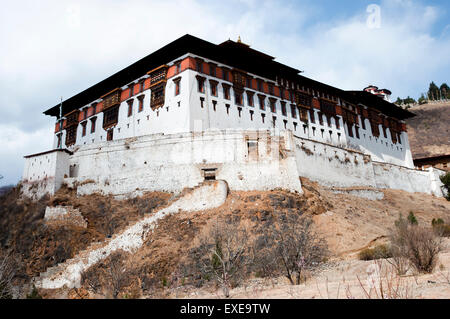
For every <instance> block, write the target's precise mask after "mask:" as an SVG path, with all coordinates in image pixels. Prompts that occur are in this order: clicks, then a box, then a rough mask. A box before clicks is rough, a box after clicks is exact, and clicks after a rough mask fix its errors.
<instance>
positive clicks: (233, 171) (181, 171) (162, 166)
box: [70, 131, 302, 195]
mask: <svg viewBox="0 0 450 319" xmlns="http://www.w3.org/2000/svg"><path fill="white" fill-rule="evenodd" d="M249 135H250V136H253V135H254V134H249ZM249 135H248V134H246V133H245V132H242V131H240V132H239V131H234V132H233V131H230V132H226V133H224V132H223V131H208V132H202V133H184V134H173V135H147V136H143V137H138V138H130V139H123V140H119V141H113V142H109V143H100V144H96V145H86V146H83V147H80V149H78V150H77V151H76V153H75V154H74V155H73V156H72V157H71V159H70V165H71V166H72V167H76V169H72V171H73V172H76V174H74V175H75V176H71V177H72V179H71V180H70V182H71V183H73V182H75V181H77V182H78V184H79V186H78V190H79V193H80V194H87V193H92V192H101V193H105V194H115V195H124V194H130V193H136V194H139V193H141V192H143V191H152V190H163V191H170V192H178V191H181V190H182V189H183V188H185V187H193V186H196V185H197V184H199V183H200V182H201V181H203V176H202V168H217V173H216V179H223V180H226V181H227V183H228V185H229V187H230V189H232V190H269V189H274V188H284V189H288V190H292V191H297V192H299V193H301V192H302V190H301V184H300V181H299V179H298V174H296V173H295V172H296V165H295V157H294V155H293V153H290V152H289V151H286V156H285V157H284V158H282V159H279V156H280V150H279V148H278V146H279V138H278V137H270V134H269V133H267V132H265V133H264V132H261V133H257V137H256V138H252V139H255V140H257V143H258V146H257V154H258V156H257V157H256V158H252V157H251V156H249V150H248V147H247V140H246V138H247V136H249Z"/></svg>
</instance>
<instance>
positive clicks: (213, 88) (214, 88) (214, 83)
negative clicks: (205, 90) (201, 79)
mask: <svg viewBox="0 0 450 319" xmlns="http://www.w3.org/2000/svg"><path fill="white" fill-rule="evenodd" d="M209 84H210V86H211V95H212V96H217V84H218V82H217V81H214V80H209Z"/></svg>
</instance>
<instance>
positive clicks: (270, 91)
mask: <svg viewBox="0 0 450 319" xmlns="http://www.w3.org/2000/svg"><path fill="white" fill-rule="evenodd" d="M269 94H270V95H275V94H274V91H273V84H271V83H269Z"/></svg>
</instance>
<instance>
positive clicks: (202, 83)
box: [197, 75, 205, 93]
mask: <svg viewBox="0 0 450 319" xmlns="http://www.w3.org/2000/svg"><path fill="white" fill-rule="evenodd" d="M197 88H198V92H200V93H205V78H204V77H203V76H198V75H197Z"/></svg>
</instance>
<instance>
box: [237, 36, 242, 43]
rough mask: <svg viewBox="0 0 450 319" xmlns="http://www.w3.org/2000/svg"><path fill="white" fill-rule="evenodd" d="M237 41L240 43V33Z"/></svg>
mask: <svg viewBox="0 0 450 319" xmlns="http://www.w3.org/2000/svg"><path fill="white" fill-rule="evenodd" d="M237 43H242V41H241V36H240V35H239V36H238V40H237Z"/></svg>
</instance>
